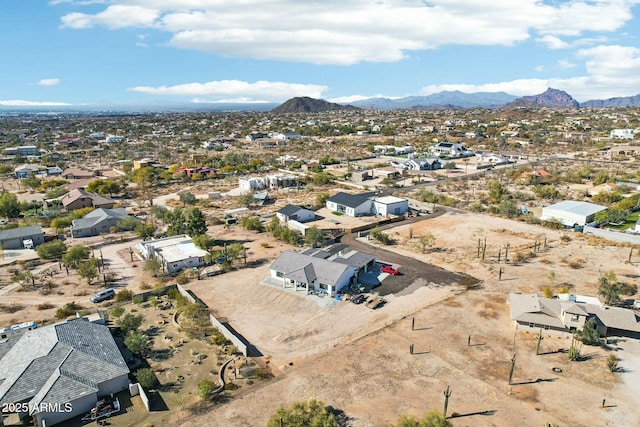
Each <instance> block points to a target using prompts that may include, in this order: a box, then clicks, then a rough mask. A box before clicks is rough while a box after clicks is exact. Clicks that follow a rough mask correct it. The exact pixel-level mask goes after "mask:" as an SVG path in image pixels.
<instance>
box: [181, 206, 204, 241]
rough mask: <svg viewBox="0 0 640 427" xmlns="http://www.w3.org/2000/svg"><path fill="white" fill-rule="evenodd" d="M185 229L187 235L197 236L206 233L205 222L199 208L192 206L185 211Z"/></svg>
mask: <svg viewBox="0 0 640 427" xmlns="http://www.w3.org/2000/svg"><path fill="white" fill-rule="evenodd" d="M186 231H187V234H188V235H189V236H198V235H200V234H206V233H207V222H206V221H205V219H204V215H203V214H202V211H201V210H200V209H198V208H193V209H191V210H189V212H188V213H187V230H186Z"/></svg>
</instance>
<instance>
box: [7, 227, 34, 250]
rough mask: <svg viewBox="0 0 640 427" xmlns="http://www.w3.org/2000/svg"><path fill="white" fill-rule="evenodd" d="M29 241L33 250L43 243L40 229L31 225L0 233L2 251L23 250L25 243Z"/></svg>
mask: <svg viewBox="0 0 640 427" xmlns="http://www.w3.org/2000/svg"><path fill="white" fill-rule="evenodd" d="M29 240H30V241H31V242H32V243H33V248H35V247H36V246H38V245H41V244H42V243H44V231H42V227H40V226H39V225H32V226H29V227H18V228H10V229H9V230H2V231H0V245H2V248H3V249H24V248H25V241H29ZM27 246H29V245H27Z"/></svg>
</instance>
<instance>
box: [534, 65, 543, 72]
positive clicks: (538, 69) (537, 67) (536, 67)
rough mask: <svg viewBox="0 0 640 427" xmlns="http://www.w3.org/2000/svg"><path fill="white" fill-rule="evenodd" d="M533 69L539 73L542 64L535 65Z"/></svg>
mask: <svg viewBox="0 0 640 427" xmlns="http://www.w3.org/2000/svg"><path fill="white" fill-rule="evenodd" d="M533 69H534V70H535V71H537V72H539V73H541V72H543V71H544V65H537V66H535V67H533Z"/></svg>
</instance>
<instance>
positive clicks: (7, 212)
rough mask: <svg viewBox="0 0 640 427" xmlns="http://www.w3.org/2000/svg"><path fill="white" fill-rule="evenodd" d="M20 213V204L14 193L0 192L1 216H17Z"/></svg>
mask: <svg viewBox="0 0 640 427" xmlns="http://www.w3.org/2000/svg"><path fill="white" fill-rule="evenodd" d="M19 215H20V204H19V203H18V198H17V197H16V195H15V194H13V193H0V216H3V217H5V218H17V217H18V216H19Z"/></svg>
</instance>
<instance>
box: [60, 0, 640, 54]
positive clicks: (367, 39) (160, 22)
mask: <svg viewBox="0 0 640 427" xmlns="http://www.w3.org/2000/svg"><path fill="white" fill-rule="evenodd" d="M54 1H60V0H54ZM637 3H640V0H609V1H604V0H598V1H591V0H569V1H565V2H557V3H555V2H554V4H545V3H543V2H542V1H539V0H519V1H513V0H495V1H492V2H481V1H479V0H430V1H429V2H425V1H422V0H380V1H377V2H370V1H366V0H340V1H337V0H327V1H325V2H317V1H299V0H272V1H269V2H267V3H265V2H264V0H237V1H224V0H111V1H110V2H109V5H108V6H106V7H105V8H104V10H102V11H100V12H97V13H94V14H87V13H79V12H73V13H69V14H67V15H65V16H63V17H62V18H61V20H62V25H63V27H68V28H75V29H81V28H91V27H94V26H105V27H107V28H111V29H117V28H125V27H141V28H145V27H153V28H157V29H160V30H163V31H166V32H168V33H169V34H170V40H169V44H170V45H172V46H175V47H178V48H183V49H195V50H201V51H205V52H211V53H215V54H220V55H227V56H234V57H248V58H257V59H271V60H286V61H297V62H310V63H316V64H340V65H349V64H356V63H359V62H393V61H399V60H401V59H403V58H405V57H407V56H408V55H409V54H410V53H411V52H412V51H419V50H425V49H433V48H437V47H440V46H443V45H456V44H462V45H476V46H477V45H503V46H510V45H513V44H517V43H519V42H522V41H525V40H527V39H529V38H532V37H536V40H538V41H539V42H540V43H543V44H545V45H547V46H548V47H550V48H553V49H559V48H564V47H567V42H566V41H563V40H562V39H561V38H560V37H573V38H575V37H579V36H580V35H581V34H583V33H584V32H587V31H589V32H590V33H598V32H612V31H615V30H617V29H620V28H621V27H622V26H623V25H625V24H626V23H627V22H628V21H630V20H631V19H632V13H631V10H632V7H633V6H634V5H635V4H637Z"/></svg>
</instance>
